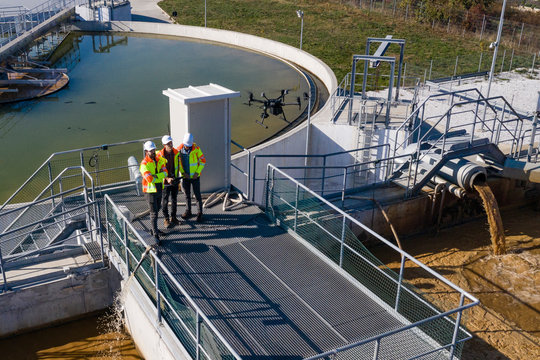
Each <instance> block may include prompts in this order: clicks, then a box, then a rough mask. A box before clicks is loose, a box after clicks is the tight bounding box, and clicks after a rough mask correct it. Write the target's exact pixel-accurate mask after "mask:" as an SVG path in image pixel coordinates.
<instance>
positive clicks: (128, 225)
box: [105, 194, 242, 360]
mask: <svg viewBox="0 0 540 360" xmlns="http://www.w3.org/2000/svg"><path fill="white" fill-rule="evenodd" d="M107 204H110V205H111V206H112V207H113V209H114V211H115V214H116V216H118V217H120V218H121V219H122V221H123V225H124V226H125V227H126V228H128V229H129V230H131V232H132V233H133V234H134V235H135V237H136V238H137V240H138V241H140V242H141V244H143V246H145V247H146V248H149V247H150V246H149V245H148V244H147V243H146V241H144V239H143V238H142V237H141V236H140V235H139V232H138V231H137V230H136V229H135V228H134V227H133V225H132V224H131V223H130V222H129V221H128V220H127V218H126V217H125V216H124V214H122V212H120V210H119V209H118V206H117V205H116V204H115V203H114V202H113V200H112V199H111V197H110V196H109V195H108V194H105V206H107ZM107 216H108V215H107ZM107 222H108V221H107ZM109 243H110V240H109ZM123 245H124V246H127V244H123ZM119 255H120V254H119ZM149 255H150V256H151V257H152V258H153V260H154V261H155V264H156V266H157V267H159V268H161V270H162V271H163V272H164V273H165V274H166V275H167V276H168V277H169V279H170V281H172V283H173V284H174V285H175V286H176V288H177V289H178V290H179V291H180V292H181V293H182V295H183V296H184V297H185V299H186V300H187V302H189V305H190V306H191V307H192V308H193V309H194V310H195V311H196V313H197V316H199V317H201V318H202V319H203V320H204V322H205V323H206V324H207V325H208V327H209V328H210V329H211V330H212V332H213V333H214V334H215V335H216V336H217V337H218V338H219V340H220V341H221V342H222V343H223V344H224V345H225V347H226V348H227V350H229V351H230V352H231V354H232V355H233V356H234V357H235V358H236V359H237V360H241V359H242V358H241V357H240V355H238V353H237V352H236V351H235V350H234V349H233V348H232V346H231V345H230V344H229V343H228V341H227V340H226V339H225V338H224V337H223V335H221V333H220V332H219V331H218V329H217V328H216V327H215V326H214V324H213V323H212V322H211V321H210V320H209V319H208V317H207V316H206V314H205V313H204V312H203V311H202V310H201V309H200V308H199V306H198V305H197V304H196V303H195V301H194V300H193V298H192V297H191V296H190V295H189V293H188V292H187V291H186V290H185V289H184V287H183V286H182V285H181V284H180V283H179V282H178V280H177V279H176V278H175V276H174V275H173V274H172V273H171V271H170V270H169V269H168V268H167V266H166V265H165V264H164V263H163V262H162V261H161V260H160V259H159V257H158V255H157V253H156V252H155V251H154V250H150V251H149ZM128 271H129V267H128ZM156 272H157V271H156ZM155 286H156V291H159V287H158V284H157V282H156V283H155ZM157 307H158V308H159V304H158V305H157ZM197 346H201V345H200V344H197Z"/></svg>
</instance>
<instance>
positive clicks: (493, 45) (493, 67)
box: [486, 0, 506, 99]
mask: <svg viewBox="0 0 540 360" xmlns="http://www.w3.org/2000/svg"><path fill="white" fill-rule="evenodd" d="M505 9H506V0H504V1H503V6H502V9H501V20H500V21H499V29H498V31H497V40H495V42H494V43H491V45H489V47H490V48H492V47H495V50H494V51H493V60H492V61H491V70H490V71H489V81H488V88H487V93H486V99H487V98H489V92H490V90H491V81H492V80H493V72H494V71H495V61H496V60H497V51H498V50H499V45H500V44H501V34H502V28H503V22H504V10H505Z"/></svg>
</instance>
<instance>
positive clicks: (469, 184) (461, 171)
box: [437, 159, 487, 190]
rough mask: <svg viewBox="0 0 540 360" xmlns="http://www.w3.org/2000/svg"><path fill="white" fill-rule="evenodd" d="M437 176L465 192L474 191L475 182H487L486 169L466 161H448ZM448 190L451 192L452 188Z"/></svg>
mask: <svg viewBox="0 0 540 360" xmlns="http://www.w3.org/2000/svg"><path fill="white" fill-rule="evenodd" d="M437 175H438V176H440V177H441V178H443V179H444V180H447V181H448V182H450V184H454V185H457V186H459V187H461V188H463V189H465V190H473V189H474V187H473V186H474V183H475V181H483V182H485V181H486V180H487V173H486V169H485V168H484V167H483V166H480V165H477V164H474V163H472V162H470V161H468V160H465V159H453V160H449V161H447V162H446V164H444V166H443V167H442V168H441V169H440V170H439V172H438V173H437ZM448 189H449V190H450V187H449V188H448Z"/></svg>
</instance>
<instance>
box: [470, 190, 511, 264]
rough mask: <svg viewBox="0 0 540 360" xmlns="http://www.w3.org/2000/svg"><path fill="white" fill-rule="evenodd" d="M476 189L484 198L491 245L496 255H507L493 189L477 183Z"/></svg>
mask: <svg viewBox="0 0 540 360" xmlns="http://www.w3.org/2000/svg"><path fill="white" fill-rule="evenodd" d="M474 188H475V190H476V191H478V194H479V195H480V197H481V198H482V202H483V203H484V209H485V210H486V215H487V218H488V222H489V233H490V234H491V244H492V247H493V254H494V255H504V254H506V242H505V239H504V227H503V223H502V219H501V213H500V211H499V205H498V204H497V200H496V199H495V196H494V195H493V192H492V191H491V188H490V187H489V186H488V185H487V184H485V183H476V184H474Z"/></svg>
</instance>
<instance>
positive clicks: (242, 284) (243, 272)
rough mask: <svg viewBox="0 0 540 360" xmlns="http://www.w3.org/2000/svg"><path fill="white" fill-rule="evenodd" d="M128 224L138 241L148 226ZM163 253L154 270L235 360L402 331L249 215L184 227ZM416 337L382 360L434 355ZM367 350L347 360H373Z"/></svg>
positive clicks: (347, 282)
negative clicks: (163, 270) (165, 274)
mask: <svg viewBox="0 0 540 360" xmlns="http://www.w3.org/2000/svg"><path fill="white" fill-rule="evenodd" d="M112 199H113V201H114V202H115V203H116V204H117V205H124V206H126V207H128V208H129V209H130V211H131V212H132V213H134V214H137V213H140V212H141V211H142V210H145V209H146V206H147V205H146V203H145V201H144V198H142V197H136V196H135V194H134V193H131V192H130V193H124V194H116V195H113V196H112ZM180 210H183V209H182V207H179V211H180ZM132 224H133V226H134V227H135V228H136V229H137V230H141V231H142V232H145V231H147V230H148V229H149V226H150V220H149V216H146V217H144V218H141V219H139V220H136V221H134V222H133V223H132ZM158 225H159V226H160V228H163V225H162V224H161V223H158ZM161 244H162V245H161V246H160V247H159V248H158V250H157V253H158V256H159V258H160V260H161V261H162V262H163V263H164V264H165V265H166V266H167V267H168V268H169V270H170V272H171V273H172V274H173V275H174V277H175V278H176V279H177V280H178V282H179V283H180V284H181V285H182V286H183V287H184V288H185V289H186V290H187V292H188V293H189V295H190V296H191V298H192V299H194V300H195V302H196V303H197V305H198V306H199V308H200V309H201V310H202V311H203V312H204V313H205V314H206V315H207V316H208V318H209V319H210V320H211V321H212V323H213V324H214V325H215V327H216V328H217V329H218V330H219V332H220V333H221V334H222V335H223V336H224V338H225V339H226V340H227V342H228V343H229V344H231V346H232V347H233V348H234V349H235V351H236V352H237V353H238V354H239V355H240V356H241V357H242V359H302V358H306V357H310V356H315V355H317V354H320V353H323V352H325V351H329V350H332V349H335V348H338V347H341V346H344V345H346V344H349V343H353V342H355V341H359V340H363V339H368V338H370V337H373V336H377V335H380V334H383V333H386V332H389V331H391V330H396V329H399V328H402V327H404V326H405V325H407V324H408V323H407V322H404V321H403V318H401V319H400V316H399V315H398V314H397V313H396V312H394V311H393V309H391V308H390V307H388V306H386V305H384V304H382V302H378V301H376V300H375V299H374V298H373V294H371V293H369V292H366V291H365V290H364V289H362V286H361V285H360V284H358V283H356V282H355V281H354V280H351V278H350V277H347V276H344V274H343V273H342V272H341V271H339V270H337V268H336V266H335V265H331V263H330V262H328V261H324V260H323V259H322V258H321V257H319V256H318V255H316V253H315V252H313V251H312V250H310V249H309V247H307V246H305V245H304V244H302V243H301V242H300V241H299V240H297V239H295V238H294V237H293V236H292V235H290V234H289V233H287V232H286V231H285V230H283V229H281V228H280V227H278V226H276V225H273V224H271V223H270V221H269V220H268V218H267V217H266V215H265V214H264V213H262V212H261V211H260V210H259V209H258V208H257V207H255V206H247V205H245V206H243V207H242V206H241V207H240V208H239V209H237V210H235V211H232V212H231V211H227V212H224V211H222V210H221V206H214V207H212V208H210V209H208V210H207V211H206V212H205V220H204V223H202V224H198V223H196V222H195V221H194V219H192V220H188V221H187V222H183V223H182V224H181V225H180V226H177V227H175V228H174V229H171V230H169V232H168V233H167V235H166V236H165V237H164V238H162V242H161ZM174 295H175V296H178V297H179V298H181V297H182V296H181V295H180V294H178V293H176V294H174ZM418 333H419V334H416V333H415V332H411V331H405V332H400V333H398V334H396V335H394V338H393V339H392V342H393V344H394V345H392V346H386V347H385V350H384V353H382V351H381V353H379V356H380V358H408V357H409V355H410V349H406V348H405V347H404V346H403V344H405V343H406V344H407V347H411V346H413V347H414V348H416V349H417V350H415V352H416V351H418V353H423V352H429V351H430V350H432V349H436V348H437V347H438V345H436V346H435V345H434V342H433V341H426V340H425V339H423V338H425V335H424V336H421V335H420V333H421V332H420V331H418ZM398 338H399V339H398ZM374 347H375V343H372V344H370V346H368V347H360V348H358V349H357V352H355V354H354V355H352V354H351V353H350V352H349V353H348V356H353V357H352V358H354V359H363V358H370V359H371V358H372V356H373V351H374ZM402 351H403V353H402ZM400 354H402V355H403V356H400ZM430 358H432V359H436V358H441V359H442V358H448V353H447V352H441V354H440V355H439V356H437V355H436V354H431V357H430Z"/></svg>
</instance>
